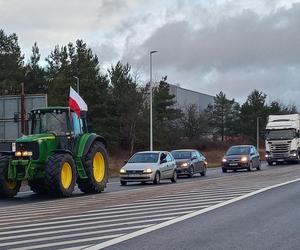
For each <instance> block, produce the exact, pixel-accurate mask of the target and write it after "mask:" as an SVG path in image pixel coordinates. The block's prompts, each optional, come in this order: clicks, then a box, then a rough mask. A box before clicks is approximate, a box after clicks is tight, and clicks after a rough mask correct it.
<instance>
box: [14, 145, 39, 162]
mask: <svg viewBox="0 0 300 250" xmlns="http://www.w3.org/2000/svg"><path fill="white" fill-rule="evenodd" d="M16 150H17V151H32V159H33V160H37V159H39V144H38V142H17V145H16Z"/></svg>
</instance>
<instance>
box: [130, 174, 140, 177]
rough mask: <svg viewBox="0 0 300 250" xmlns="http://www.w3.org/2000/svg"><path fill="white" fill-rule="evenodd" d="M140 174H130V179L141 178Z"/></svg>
mask: <svg viewBox="0 0 300 250" xmlns="http://www.w3.org/2000/svg"><path fill="white" fill-rule="evenodd" d="M140 176H141V175H140V174H130V175H129V177H140Z"/></svg>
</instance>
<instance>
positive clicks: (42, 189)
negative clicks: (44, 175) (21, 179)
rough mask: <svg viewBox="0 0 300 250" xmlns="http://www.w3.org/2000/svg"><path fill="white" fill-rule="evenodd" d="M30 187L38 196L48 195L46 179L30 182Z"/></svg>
mask: <svg viewBox="0 0 300 250" xmlns="http://www.w3.org/2000/svg"><path fill="white" fill-rule="evenodd" d="M28 186H29V187H30V189H31V190H32V191H33V192H35V193H37V194H47V188H46V184H45V180H44V179H34V180H29V181H28Z"/></svg>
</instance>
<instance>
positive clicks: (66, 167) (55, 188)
mask: <svg viewBox="0 0 300 250" xmlns="http://www.w3.org/2000/svg"><path fill="white" fill-rule="evenodd" d="M75 181H76V170H75V163H74V160H73V158H72V156H71V155H69V154H54V155H52V156H50V157H49V159H48V161H47V163H46V165H45V187H46V191H47V193H48V194H50V195H51V196H56V197H68V196H71V195H72V192H73V191H74V186H75Z"/></svg>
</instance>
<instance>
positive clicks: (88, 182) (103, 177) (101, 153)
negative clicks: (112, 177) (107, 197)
mask: <svg viewBox="0 0 300 250" xmlns="http://www.w3.org/2000/svg"><path fill="white" fill-rule="evenodd" d="M85 159H86V160H85V162H84V163H83V165H84V167H85V172H86V174H87V176H88V178H87V179H80V178H78V180H77V183H78V187H79V189H80V190H81V191H82V192H84V193H100V192H101V191H103V190H104V188H105V187H106V184H107V179H108V155H107V152H106V149H105V147H104V145H103V144H102V143H101V142H99V141H96V142H94V143H93V144H92V146H91V148H90V149H89V151H88V153H87V155H86V157H85Z"/></svg>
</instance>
